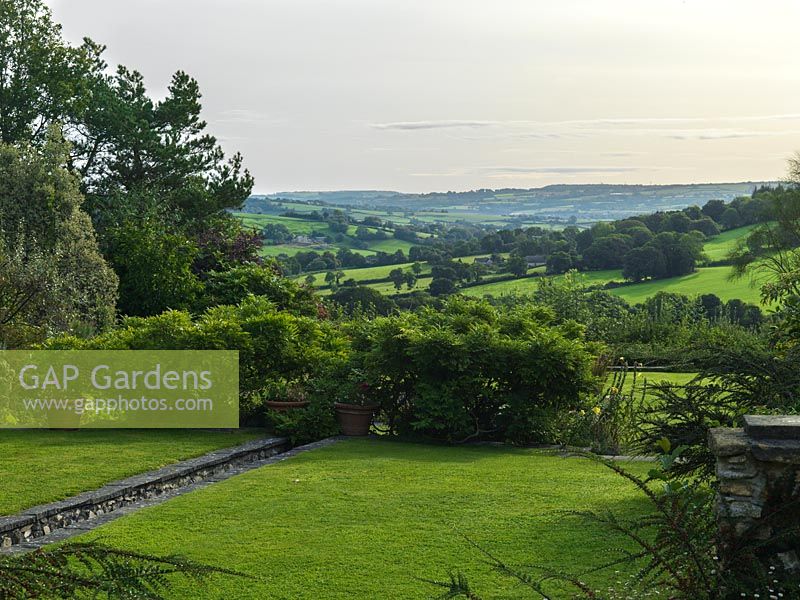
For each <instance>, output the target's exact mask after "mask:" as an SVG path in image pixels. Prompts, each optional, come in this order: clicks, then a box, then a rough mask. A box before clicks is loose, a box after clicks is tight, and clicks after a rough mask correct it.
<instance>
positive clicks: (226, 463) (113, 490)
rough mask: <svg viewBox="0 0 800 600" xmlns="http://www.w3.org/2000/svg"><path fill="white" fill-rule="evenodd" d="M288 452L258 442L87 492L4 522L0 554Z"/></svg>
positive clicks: (274, 441) (282, 442)
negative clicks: (53, 533)
mask: <svg viewBox="0 0 800 600" xmlns="http://www.w3.org/2000/svg"><path fill="white" fill-rule="evenodd" d="M288 446H289V442H288V440H286V439H285V438H265V439H260V440H253V441H251V442H247V443H245V444H242V445H240V446H235V447H233V448H226V449H222V450H216V451H214V452H210V453H208V454H205V455H203V456H199V457H197V458H191V459H189V460H184V461H181V462H178V463H175V464H171V465H168V466H166V467H163V468H161V469H158V470H156V471H150V472H148V473H142V474H140V475H134V476H133V477H128V478H126V479H122V480H119V481H114V482H112V483H109V484H107V485H104V486H103V487H101V488H100V489H97V490H93V491H89V492H83V493H81V494H78V495H77V496H73V497H71V498H67V499H66V500H61V501H58V502H51V503H50V504H43V505H41V506H35V507H33V508H29V509H27V510H25V511H23V512H21V513H19V514H16V515H13V516H8V517H0V551H3V550H7V549H9V548H12V547H13V546H17V545H19V544H25V543H28V542H31V541H33V540H34V539H36V538H41V537H45V536H48V535H50V534H51V533H52V532H53V531H54V530H56V529H62V528H65V527H69V526H71V525H77V524H80V523H82V522H84V521H89V520H92V519H95V518H97V517H98V516H100V515H105V514H107V513H111V512H114V511H118V510H119V509H121V508H123V507H125V506H129V505H132V504H136V503H137V502H141V501H144V500H149V499H153V498H156V497H158V496H162V495H165V494H167V493H169V492H171V491H175V490H179V489H182V488H186V487H188V486H191V485H192V484H196V483H198V482H201V481H204V480H208V479H211V478H214V477H218V476H220V475H222V474H224V473H226V472H228V471H231V470H234V469H236V468H237V467H241V466H242V465H246V464H248V463H255V462H257V461H261V460H264V459H267V458H269V457H271V456H274V455H276V454H279V453H282V452H285V451H286V450H287V449H288Z"/></svg>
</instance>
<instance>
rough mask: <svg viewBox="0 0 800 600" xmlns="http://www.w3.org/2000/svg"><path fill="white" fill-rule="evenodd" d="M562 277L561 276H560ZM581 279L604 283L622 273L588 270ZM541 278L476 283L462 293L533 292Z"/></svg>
mask: <svg viewBox="0 0 800 600" xmlns="http://www.w3.org/2000/svg"><path fill="white" fill-rule="evenodd" d="M528 272H529V273H536V272H538V273H542V272H544V267H536V268H535V269H531V270H530V271H528ZM559 277H560V276H559ZM580 277H581V281H583V282H584V283H586V285H602V284H604V283H607V282H609V281H613V280H615V279H616V280H618V281H619V280H621V279H622V274H621V271H619V270H618V269H615V270H610V271H588V272H584V273H581V274H580ZM539 281H540V279H539V278H538V277H530V278H527V279H509V280H507V281H498V282H497V283H486V284H483V285H476V286H473V287H468V288H464V289H463V290H461V293H462V294H464V295H465V296H475V297H483V296H488V295H491V296H503V295H508V294H531V293H533V292H535V291H536V289H537V287H538V286H539Z"/></svg>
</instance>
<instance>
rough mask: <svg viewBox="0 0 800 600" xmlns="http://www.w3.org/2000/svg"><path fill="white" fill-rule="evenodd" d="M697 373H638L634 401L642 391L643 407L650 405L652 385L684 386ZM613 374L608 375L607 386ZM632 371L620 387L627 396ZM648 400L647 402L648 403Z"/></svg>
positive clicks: (631, 384)
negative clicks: (643, 395)
mask: <svg viewBox="0 0 800 600" xmlns="http://www.w3.org/2000/svg"><path fill="white" fill-rule="evenodd" d="M696 375H697V373H665V372H663V371H639V372H638V373H637V375H636V393H635V395H634V398H635V399H639V398H641V393H642V390H643V389H644V392H645V398H644V399H645V405H650V402H649V401H652V400H654V396H653V394H652V385H653V384H657V383H671V384H674V385H686V384H687V383H689V382H690V381H691V380H692V379H694V377H695V376H696ZM612 378H613V373H609V375H608V383H607V385H611V382H612ZM633 381H634V380H633V371H630V372H629V373H628V377H627V378H626V379H625V383H624V384H623V385H622V390H623V393H625V394H628V393H630V391H631V388H633ZM648 400H649V401H648Z"/></svg>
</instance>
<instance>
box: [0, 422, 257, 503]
mask: <svg viewBox="0 0 800 600" xmlns="http://www.w3.org/2000/svg"><path fill="white" fill-rule="evenodd" d="M264 435H265V434H264V432H263V431H261V430H240V431H236V432H223V431H199V430H189V429H179V430H163V429H150V430H131V429H118V430H113V431H112V430H100V429H83V430H80V431H47V430H38V429H37V430H25V431H23V430H8V429H7V430H4V431H2V432H0V456H2V460H0V482H2V483H0V490H2V492H0V515H10V514H13V513H16V512H19V511H21V510H23V509H25V508H30V507H31V506H36V505H37V504H45V503H47V502H54V501H56V500H62V499H64V498H66V497H68V496H74V495H75V494H78V493H80V492H85V491H87V490H92V489H96V488H99V487H102V486H103V485H105V484H106V483H108V482H110V481H114V480H116V479H122V478H124V477H129V476H131V475H136V474H137V473H142V472H144V471H150V470H153V469H158V468H160V467H163V466H165V465H168V464H170V463H174V462H178V461H180V460H184V459H187V458H192V457H195V456H200V455H202V454H205V453H207V452H211V451H213V450H218V449H219V448H226V447H229V446H236V445H238V444H242V443H244V442H246V441H247V440H250V439H253V438H256V437H263V436H264Z"/></svg>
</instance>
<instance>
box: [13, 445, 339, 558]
mask: <svg viewBox="0 0 800 600" xmlns="http://www.w3.org/2000/svg"><path fill="white" fill-rule="evenodd" d="M340 439H342V438H340V437H332V438H327V439H324V440H320V441H318V442H314V443H311V444H306V445H305V446H298V447H296V448H292V449H291V450H287V451H284V452H280V453H277V454H273V455H271V456H267V457H264V458H260V459H257V460H252V461H248V462H241V463H239V464H236V465H235V466H230V467H229V468H226V469H225V470H222V471H220V472H218V473H215V474H212V475H210V476H208V477H205V478H202V479H197V480H193V481H188V482H186V483H185V485H180V486H174V487H170V488H169V489H164V490H163V491H162V492H161V493H159V494H156V495H152V496H150V497H143V498H141V499H139V500H135V501H132V502H130V503H127V504H124V505H122V506H119V507H118V508H114V509H112V510H110V511H109V512H103V513H102V514H91V515H86V518H84V519H81V520H77V521H75V522H72V523H69V524H67V525H65V526H63V527H60V528H57V529H53V530H51V531H49V532H48V533H44V534H43V535H40V536H39V537H33V538H30V539H24V540H20V542H18V543H14V544H11V545H6V546H5V547H3V548H0V554H18V553H24V552H30V551H32V550H36V549H38V548H41V547H43V546H46V545H48V544H53V543H56V542H61V541H63V540H67V539H70V538H72V537H75V536H78V535H82V534H84V533H86V532H88V531H92V530H93V529H96V528H97V527H100V526H101V525H105V524H106V523H110V522H111V521H114V520H116V519H119V518H120V517H124V516H125V515H129V514H131V513H134V512H137V511H139V510H141V509H143V508H147V507H149V506H156V505H158V504H162V503H163V502H166V501H168V500H170V499H172V498H176V497H177V496H182V495H184V494H188V493H190V492H194V491H196V490H200V489H203V488H205V487H208V486H210V485H213V484H215V483H218V482H220V481H225V480H226V479H230V478H231V477H235V476H236V475H240V474H242V473H246V472H248V471H252V470H254V469H260V468H261V467H266V466H268V465H272V464H275V463H277V462H280V461H283V460H285V459H287V458H291V457H293V456H296V455H298V454H300V453H302V452H307V451H309V450H315V449H317V448H322V447H325V446H330V445H331V444H333V443H335V442H337V441H339V440H340ZM211 454H214V453H211ZM206 456H209V455H206ZM201 458H204V457H201ZM194 460H197V459H194ZM160 471H162V470H161V469H159V471H153V472H151V473H143V474H142V475H140V476H137V477H147V476H150V475H152V474H157V473H159V472H160ZM91 493H92V492H87V494H91ZM69 501H70V499H67V500H65V501H63V502H69ZM23 515H24V513H23ZM4 518H5V519H15V518H19V515H17V516H12V517H4ZM1 520H2V519H0V521H1Z"/></svg>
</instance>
